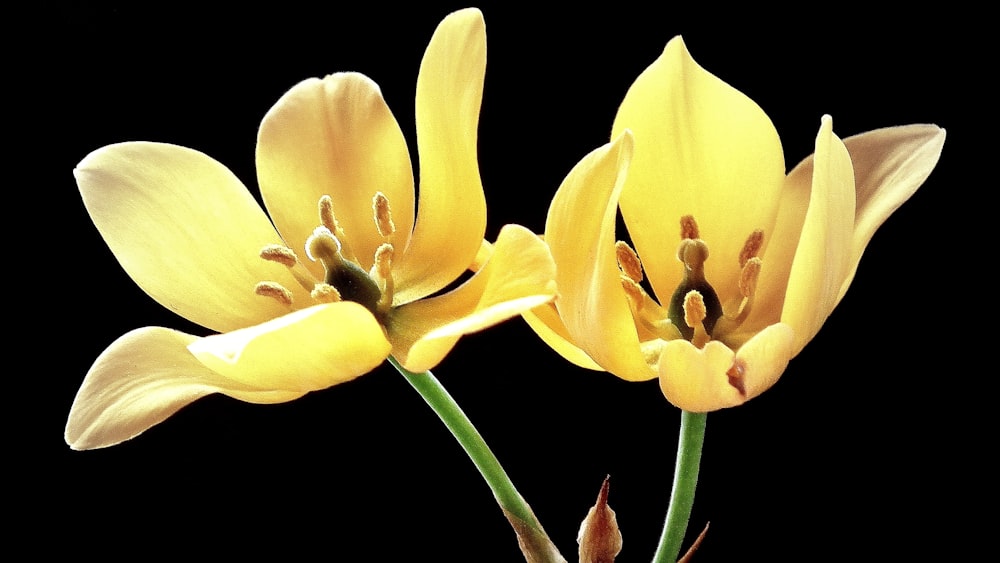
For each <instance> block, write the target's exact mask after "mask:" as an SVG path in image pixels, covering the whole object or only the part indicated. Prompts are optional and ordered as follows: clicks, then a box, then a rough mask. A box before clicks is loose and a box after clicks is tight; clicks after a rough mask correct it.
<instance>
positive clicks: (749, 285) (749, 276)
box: [739, 256, 764, 297]
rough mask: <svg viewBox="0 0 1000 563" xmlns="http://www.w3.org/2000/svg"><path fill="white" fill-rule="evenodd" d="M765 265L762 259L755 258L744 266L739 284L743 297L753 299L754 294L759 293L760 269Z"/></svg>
mask: <svg viewBox="0 0 1000 563" xmlns="http://www.w3.org/2000/svg"><path fill="white" fill-rule="evenodd" d="M763 263H764V262H763V261H762V260H761V259H760V258H757V257H756V256H754V257H753V258H751V259H749V260H747V262H746V264H744V265H743V269H742V270H741V271H740V284H739V285H740V293H741V294H743V297H753V294H754V293H756V292H757V279H758V278H759V277H760V267H761V265H763Z"/></svg>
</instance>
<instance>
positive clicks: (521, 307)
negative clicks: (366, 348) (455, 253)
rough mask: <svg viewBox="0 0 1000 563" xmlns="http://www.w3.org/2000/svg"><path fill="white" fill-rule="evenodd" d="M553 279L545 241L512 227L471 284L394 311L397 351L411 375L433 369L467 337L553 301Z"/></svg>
mask: <svg viewBox="0 0 1000 563" xmlns="http://www.w3.org/2000/svg"><path fill="white" fill-rule="evenodd" d="M554 279H555V265H554V264H553V262H552V256H551V254H550V253H549V249H548V247H547V246H546V245H545V243H544V242H542V240H541V239H540V238H539V237H538V236H536V235H535V234H533V233H532V232H531V231H529V230H527V229H525V228H524V227H521V226H520V225H507V226H505V227H504V228H503V229H501V231H500V235H499V236H498V237H497V241H496V244H495V245H494V246H493V253H492V256H491V257H490V259H489V261H487V262H486V264H485V265H484V266H483V267H482V268H481V269H480V270H479V271H478V272H477V273H476V274H475V275H474V276H473V277H472V278H471V279H470V280H469V281H467V282H466V283H464V284H462V285H461V286H459V287H458V288H456V289H455V290H454V291H450V292H448V293H446V294H444V295H439V296H437V297H430V298H427V299H421V300H419V301H415V302H413V303H409V304H407V305H403V306H401V307H399V308H398V309H395V310H394V311H393V312H392V317H391V319H390V320H389V339H390V340H391V341H392V344H393V347H392V353H393V355H394V356H395V357H396V359H398V360H399V362H400V363H401V364H403V366H404V367H405V368H406V369H408V370H410V371H413V372H422V371H426V370H428V369H431V368H432V367H434V366H435V365H437V364H438V363H439V362H440V361H441V360H442V359H444V357H445V355H447V353H448V352H449V351H450V350H451V348H452V347H453V346H454V345H455V343H456V342H457V341H458V339H459V337H461V336H462V335H463V334H469V333H472V332H476V331H479V330H482V329H484V328H488V327H490V326H493V325H495V324H497V323H500V322H502V321H505V320H507V319H509V318H511V317H515V316H517V315H519V314H521V313H523V312H525V311H527V310H529V309H531V308H533V307H538V306H539V305H541V304H543V303H546V302H548V301H551V300H552V299H553V298H554V297H555V295H556V288H555V282H554Z"/></svg>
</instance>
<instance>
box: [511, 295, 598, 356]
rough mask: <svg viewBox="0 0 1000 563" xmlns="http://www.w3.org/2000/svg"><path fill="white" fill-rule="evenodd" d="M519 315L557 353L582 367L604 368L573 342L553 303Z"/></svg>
mask: <svg viewBox="0 0 1000 563" xmlns="http://www.w3.org/2000/svg"><path fill="white" fill-rule="evenodd" d="M521 317H522V318H524V321H525V322H526V323H528V326H529V327H531V330H533V331H535V334H537V335H538V337H539V338H541V339H542V342H545V343H546V344H548V345H549V347H550V348H552V349H553V350H555V352H556V353H557V354H559V355H560V356H562V357H563V358H565V359H566V360H568V361H569V362H570V363H573V364H576V365H578V366H580V367H582V368H586V369H593V370H598V371H604V368H602V367H601V366H599V365H597V364H596V363H595V362H594V360H592V359H590V356H588V355H587V353H586V352H584V351H583V350H581V349H580V348H579V347H577V345H576V344H574V343H573V337H572V336H570V334H569V331H568V330H567V329H566V325H565V324H563V321H562V319H561V318H559V310H558V309H556V305H555V303H546V304H545V305H542V306H541V307H535V308H534V309H532V310H530V311H525V312H524V313H521Z"/></svg>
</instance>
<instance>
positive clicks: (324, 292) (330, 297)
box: [309, 283, 341, 303]
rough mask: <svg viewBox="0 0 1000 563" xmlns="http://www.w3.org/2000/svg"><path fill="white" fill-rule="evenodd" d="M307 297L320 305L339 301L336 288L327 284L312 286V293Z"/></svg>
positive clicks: (338, 293)
mask: <svg viewBox="0 0 1000 563" xmlns="http://www.w3.org/2000/svg"><path fill="white" fill-rule="evenodd" d="M309 295H310V296H311V297H312V298H313V299H315V300H316V301H319V302H320V303H336V302H337V301H340V299H341V298H340V292H339V291H337V288H335V287H333V286H332V285H330V284H328V283H318V284H316V285H315V286H313V288H312V291H310V292H309Z"/></svg>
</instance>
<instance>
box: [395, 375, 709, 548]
mask: <svg viewBox="0 0 1000 563" xmlns="http://www.w3.org/2000/svg"><path fill="white" fill-rule="evenodd" d="M389 363H391V364H392V366H393V367H395V368H396V370H398V371H399V373H400V374H402V375H403V377H404V378H406V381H408V382H409V383H410V385H412V386H413V388H414V389H415V390H416V391H417V393H420V396H421V397H423V398H424V400H425V401H427V404H428V406H430V407H431V409H432V410H433V411H434V412H435V413H436V414H437V415H438V417H439V418H440V419H441V422H443V423H444V425H445V426H447V427H448V430H449V431H451V434H452V436H454V437H455V439H456V440H458V443H459V444H460V445H461V446H462V449H464V450H465V453H466V454H468V456H469V459H471V460H472V463H473V464H474V465H475V466H476V469H478V470H479V473H480V474H481V475H482V476H483V479H484V480H485V481H486V484H487V485H488V486H489V487H490V490H491V491H493V496H494V497H495V498H496V501H497V504H499V505H500V509H501V510H503V513H504V516H506V517H507V520H508V521H510V524H511V526H512V527H513V528H514V531H515V532H516V533H517V541H518V544H519V545H520V546H521V551H522V552H523V553H524V556H525V559H526V560H527V561H528V562H529V563H565V562H566V560H565V559H564V558H563V557H562V555H560V554H559V550H558V549H556V547H555V545H554V544H553V543H552V540H550V539H549V537H548V535H547V534H546V533H545V530H544V529H542V525H541V523H539V522H538V519H537V518H536V517H535V514H534V512H532V511H531V507H530V506H528V503H527V502H526V501H525V500H524V497H522V496H521V493H519V492H518V491H517V488H516V487H515V486H514V483H512V482H511V480H510V477H508V476H507V472H506V471H504V468H503V466H501V465H500V461H499V460H498V459H497V457H496V455H494V453H493V451H492V450H491V449H490V447H489V446H488V445H487V444H486V441H485V440H483V437H482V435H481V434H480V433H479V431H478V430H476V427H475V426H474V425H473V424H472V421H471V420H469V417H468V416H466V415H465V412H464V411H463V410H462V407H460V406H459V405H458V403H456V402H455V399H454V398H452V396H451V394H450V393H448V391H447V390H446V389H445V388H444V386H443V385H441V382H440V381H438V379H437V378H436V377H434V374H432V373H431V372H430V371H425V372H422V373H414V372H411V371H409V370H407V369H406V368H404V367H403V366H402V365H401V364H400V363H399V361H398V360H396V358H394V357H392V356H389ZM699 451H700V448H699ZM696 473H697V469H696Z"/></svg>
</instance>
